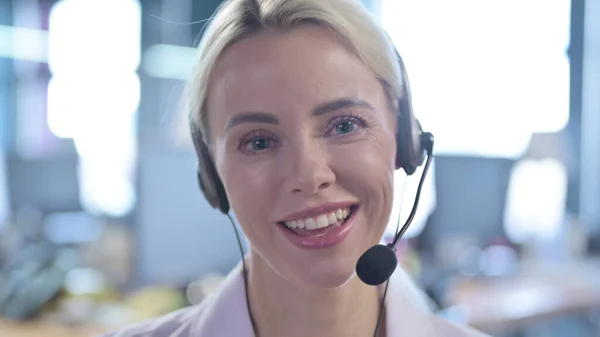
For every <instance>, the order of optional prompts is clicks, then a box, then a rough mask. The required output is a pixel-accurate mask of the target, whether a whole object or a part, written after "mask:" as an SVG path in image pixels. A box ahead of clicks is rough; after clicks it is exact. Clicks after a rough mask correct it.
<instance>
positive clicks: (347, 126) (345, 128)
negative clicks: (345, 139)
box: [335, 121, 356, 134]
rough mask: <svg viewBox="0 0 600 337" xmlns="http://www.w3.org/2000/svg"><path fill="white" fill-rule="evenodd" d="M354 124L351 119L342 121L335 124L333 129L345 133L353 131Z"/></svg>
mask: <svg viewBox="0 0 600 337" xmlns="http://www.w3.org/2000/svg"><path fill="white" fill-rule="evenodd" d="M355 128H356V125H355V124H354V122H353V121H343V122H341V123H339V124H338V125H336V126H335V131H336V132H337V133H338V134H346V133H350V132H352V131H354V129H355Z"/></svg>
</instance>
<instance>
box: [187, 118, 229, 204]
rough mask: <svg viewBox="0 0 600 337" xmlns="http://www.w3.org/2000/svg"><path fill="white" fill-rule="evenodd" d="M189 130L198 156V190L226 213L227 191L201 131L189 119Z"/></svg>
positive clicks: (209, 201)
mask: <svg viewBox="0 0 600 337" xmlns="http://www.w3.org/2000/svg"><path fill="white" fill-rule="evenodd" d="M190 131H191V134H192V140H193V142H194V148H195V149H196V154H197V156H198V171H197V178H198V185H199V186H200V190H201V191H202V193H203V194H204V197H205V198H206V200H207V201H208V203H209V204H210V205H211V206H212V207H213V208H217V209H219V210H220V211H221V212H222V213H225V214H227V213H228V212H229V200H228V199H227V193H225V187H224V186H223V182H222V181H221V179H220V178H219V174H218V173H217V169H216V168H215V165H214V164H213V160H212V157H211V155H210V152H209V150H208V147H207V146H206V144H205V143H204V139H203V137H202V132H201V131H200V128H199V127H198V125H196V123H195V122H194V121H190Z"/></svg>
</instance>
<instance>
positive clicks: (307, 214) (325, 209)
mask: <svg viewBox="0 0 600 337" xmlns="http://www.w3.org/2000/svg"><path fill="white" fill-rule="evenodd" d="M352 205H356V203H355V202H354V203H353V202H335V203H329V204H324V205H321V206H317V207H312V208H307V209H305V210H302V211H300V212H294V213H291V214H288V215H286V216H285V217H284V218H283V219H281V220H279V221H277V222H286V221H292V220H298V219H304V218H313V217H316V216H318V215H321V214H323V213H329V212H333V211H336V210H337V209H339V208H345V207H350V206H352Z"/></svg>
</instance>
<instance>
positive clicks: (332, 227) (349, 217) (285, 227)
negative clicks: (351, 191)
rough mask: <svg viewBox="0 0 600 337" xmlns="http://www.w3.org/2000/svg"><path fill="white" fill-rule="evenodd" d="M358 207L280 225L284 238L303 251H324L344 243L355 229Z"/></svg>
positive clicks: (344, 208)
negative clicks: (323, 249)
mask: <svg viewBox="0 0 600 337" xmlns="http://www.w3.org/2000/svg"><path fill="white" fill-rule="evenodd" d="M358 211H359V206H358V205H351V206H345V207H340V208H337V209H335V210H330V211H328V212H324V213H322V214H318V215H313V216H310V217H305V218H298V219H295V220H288V221H283V222H279V223H278V227H280V228H281V232H282V233H283V236H284V237H285V238H286V239H287V240H288V241H289V242H290V243H292V244H293V245H294V246H296V247H299V248H302V249H322V248H329V247H333V246H335V245H337V244H339V243H340V242H342V241H343V240H344V239H345V238H346V237H347V236H348V235H349V233H350V231H351V230H352V228H353V224H354V219H356V216H357V214H358Z"/></svg>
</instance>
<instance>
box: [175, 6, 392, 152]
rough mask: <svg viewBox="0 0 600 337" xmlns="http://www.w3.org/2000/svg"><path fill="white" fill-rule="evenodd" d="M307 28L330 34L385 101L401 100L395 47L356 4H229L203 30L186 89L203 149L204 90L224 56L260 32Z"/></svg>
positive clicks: (191, 113) (218, 11) (192, 120)
mask: <svg viewBox="0 0 600 337" xmlns="http://www.w3.org/2000/svg"><path fill="white" fill-rule="evenodd" d="M306 23H312V24H317V25H320V26H322V27H324V28H327V29H329V30H331V31H332V32H333V33H334V34H335V35H336V37H337V38H338V39H339V40H341V42H342V43H343V44H344V45H345V46H346V47H347V48H349V49H350V50H351V51H352V52H354V53H355V54H356V55H357V56H358V57H359V58H360V59H361V60H362V61H363V63H364V64H365V65H366V66H367V67H368V68H369V69H370V70H371V71H372V72H373V73H374V74H375V76H376V77H377V78H378V79H379V80H380V81H381V82H382V84H383V85H384V87H385V90H386V94H387V95H389V96H391V97H400V95H401V92H402V87H401V83H402V81H401V75H402V74H401V73H400V71H401V70H400V66H399V64H398V61H397V57H396V54H395V51H394V47H393V45H392V43H391V41H390V40H389V38H388V37H387V35H386V34H385V32H384V31H383V29H381V28H380V26H379V25H378V23H377V22H376V20H375V19H374V18H373V17H372V16H371V15H370V13H369V12H368V11H367V10H366V9H365V8H364V7H363V6H362V5H361V4H360V3H359V2H358V0H228V1H225V2H224V3H223V4H221V6H220V7H219V8H218V9H217V11H216V13H215V15H214V16H213V17H212V19H211V21H210V23H209V24H208V26H207V27H206V30H205V32H204V35H203V37H202V40H201V41H200V44H199V46H198V62H197V63H196V67H195V69H194V72H193V74H192V77H191V79H190V82H189V83H188V88H187V95H186V96H187V97H186V98H187V109H188V112H189V114H190V115H189V118H190V122H191V123H196V125H197V126H198V128H199V129H200V130H201V131H202V134H203V137H204V142H205V143H207V142H208V138H209V137H208V132H209V130H208V122H207V119H208V116H207V113H206V107H205V106H206V104H205V103H206V96H207V90H208V85H209V81H210V76H211V72H212V69H213V68H214V67H215V64H216V63H217V61H218V59H219V57H220V55H221V54H222V53H223V51H224V50H225V49H226V48H227V47H229V46H230V45H231V44H233V43H235V42H236V41H239V40H241V39H244V38H245V37H248V36H249V35H252V34H257V33H259V32H260V31H262V30H263V29H280V30H288V29H293V28H295V27H298V26H299V25H302V24H306ZM392 101H395V100H392Z"/></svg>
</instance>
